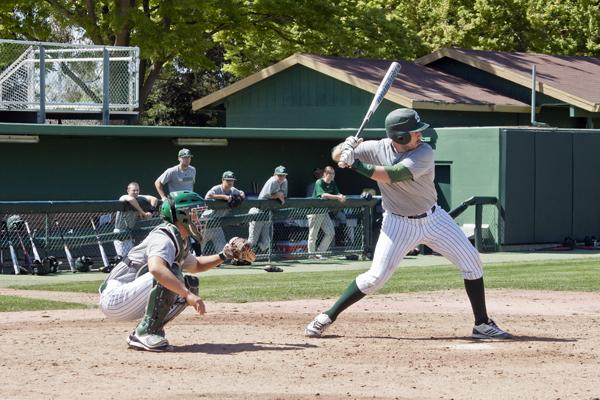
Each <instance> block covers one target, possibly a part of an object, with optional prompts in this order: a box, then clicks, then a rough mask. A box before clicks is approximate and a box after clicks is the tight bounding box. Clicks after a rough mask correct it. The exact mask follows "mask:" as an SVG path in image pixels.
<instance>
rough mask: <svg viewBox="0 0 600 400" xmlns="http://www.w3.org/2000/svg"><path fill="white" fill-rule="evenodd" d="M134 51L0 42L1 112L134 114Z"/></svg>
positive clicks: (136, 89) (136, 65) (136, 84)
mask: <svg viewBox="0 0 600 400" xmlns="http://www.w3.org/2000/svg"><path fill="white" fill-rule="evenodd" d="M138 93H139V49H138V48H137V47H116V46H95V45H73V44H61V43H45V42H28V41H19V40H0V110H30V111H31V110H36V111H38V112H39V113H38V122H39V123H43V122H44V119H45V112H46V110H53V111H57V110H59V111H67V110H77V111H89V110H91V111H102V112H103V113H108V112H109V111H117V110H124V111H132V110H134V109H135V108H137V107H138V103H139V101H138Z"/></svg>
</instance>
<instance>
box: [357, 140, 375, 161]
mask: <svg viewBox="0 0 600 400" xmlns="http://www.w3.org/2000/svg"><path fill="white" fill-rule="evenodd" d="M380 147H381V143H380V141H378V140H367V141H366V142H362V143H361V144H359V145H358V146H357V147H356V148H355V149H354V158H355V159H357V160H360V161H361V162H364V163H367V164H373V165H381V162H380V161H379V160H378V159H379V157H378V154H379V148H380Z"/></svg>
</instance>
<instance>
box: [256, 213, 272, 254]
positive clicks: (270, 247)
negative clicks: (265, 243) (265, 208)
mask: <svg viewBox="0 0 600 400" xmlns="http://www.w3.org/2000/svg"><path fill="white" fill-rule="evenodd" d="M273 211H274V210H269V253H268V260H267V262H268V263H269V264H271V255H272V252H273V233H274V231H275V227H274V226H273ZM258 242H259V243H260V235H259V236H258Z"/></svg>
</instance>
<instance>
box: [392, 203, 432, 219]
mask: <svg viewBox="0 0 600 400" xmlns="http://www.w3.org/2000/svg"><path fill="white" fill-rule="evenodd" d="M434 212H435V205H434V206H433V207H431V210H427V211H425V212H424V213H423V214H419V215H409V216H408V217H407V216H405V215H400V214H395V213H392V214H394V215H397V216H399V217H402V218H410V219H421V218H425V217H426V216H428V215H431V214H433V213H434Z"/></svg>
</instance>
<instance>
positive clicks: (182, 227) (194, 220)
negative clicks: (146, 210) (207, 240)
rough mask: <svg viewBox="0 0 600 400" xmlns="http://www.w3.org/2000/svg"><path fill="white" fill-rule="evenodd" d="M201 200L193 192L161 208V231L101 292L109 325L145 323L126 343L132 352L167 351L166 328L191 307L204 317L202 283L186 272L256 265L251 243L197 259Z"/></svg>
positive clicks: (118, 267) (177, 196)
mask: <svg viewBox="0 0 600 400" xmlns="http://www.w3.org/2000/svg"><path fill="white" fill-rule="evenodd" d="M203 206H204V201H203V199H202V198H201V197H200V196H199V195H198V194H196V193H194V192H189V191H181V192H174V193H171V194H170V195H169V196H167V198H166V201H165V202H164V203H163V204H162V206H161V208H160V214H161V216H162V218H163V219H164V223H163V224H161V225H159V226H157V227H156V228H155V229H154V230H152V231H151V232H150V234H148V236H147V237H146V238H145V239H144V240H143V241H142V242H141V243H140V244H138V245H137V246H135V247H134V248H132V249H131V250H130V251H129V253H128V254H127V257H125V258H124V259H123V260H122V261H121V262H119V264H117V265H116V266H115V268H114V269H113V270H112V272H111V273H110V275H108V277H107V278H106V280H105V281H104V282H103V283H102V285H101V286H100V289H99V291H100V308H101V309H102V312H103V313H104V314H105V315H106V316H107V317H109V318H111V319H116V320H137V319H140V318H141V321H140V322H139V324H138V325H137V327H136V328H135V329H134V330H133V332H132V333H131V334H130V335H129V337H128V338H127V343H128V344H129V346H131V347H133V348H136V349H141V350H149V351H165V350H168V348H169V342H168V341H167V339H166V338H165V331H164V326H165V324H166V323H167V322H169V321H170V320H172V319H173V318H175V317H176V316H177V315H179V314H180V313H181V312H182V311H183V310H184V309H185V307H186V306H188V305H189V306H192V307H193V308H194V310H195V311H196V312H197V313H198V314H200V315H202V314H204V313H205V312H206V308H205V306H204V302H203V301H202V299H201V298H200V297H199V294H198V278H197V277H195V276H193V275H183V271H186V272H190V273H196V272H203V271H207V270H209V269H211V268H214V267H216V266H218V265H220V264H221V263H222V262H223V261H225V260H227V259H232V258H239V259H245V260H248V261H254V259H255V256H254V253H253V252H252V249H251V247H250V245H249V243H248V241H247V240H245V239H242V238H238V237H235V238H232V239H231V240H230V241H229V242H228V243H227V244H226V245H225V246H224V247H223V250H222V251H221V252H220V253H219V254H215V255H210V256H200V257H195V256H193V255H192V254H191V253H190V239H191V238H194V239H195V240H197V241H198V242H200V241H201V240H202V235H201V230H202V229H201V228H202V227H201V225H200V215H201V213H202V211H204V210H205V207H203Z"/></svg>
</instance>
